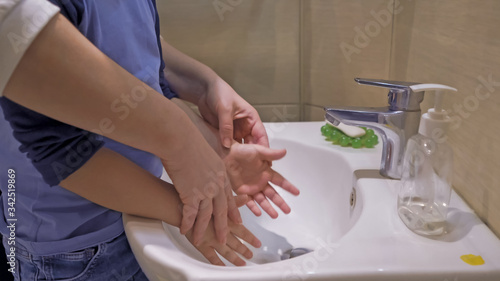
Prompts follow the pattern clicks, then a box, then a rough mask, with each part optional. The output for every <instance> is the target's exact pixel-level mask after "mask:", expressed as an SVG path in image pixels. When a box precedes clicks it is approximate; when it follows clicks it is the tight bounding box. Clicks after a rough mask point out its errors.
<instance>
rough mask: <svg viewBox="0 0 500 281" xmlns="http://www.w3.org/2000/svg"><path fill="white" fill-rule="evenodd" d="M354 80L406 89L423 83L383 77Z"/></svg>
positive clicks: (360, 82) (361, 82)
mask: <svg viewBox="0 0 500 281" xmlns="http://www.w3.org/2000/svg"><path fill="white" fill-rule="evenodd" d="M354 81H356V82H358V84H361V85H369V86H376V87H382V88H389V89H398V90H406V89H408V88H409V87H410V86H413V85H417V84H421V83H416V82H405V81H391V80H382V79H367V78H354Z"/></svg>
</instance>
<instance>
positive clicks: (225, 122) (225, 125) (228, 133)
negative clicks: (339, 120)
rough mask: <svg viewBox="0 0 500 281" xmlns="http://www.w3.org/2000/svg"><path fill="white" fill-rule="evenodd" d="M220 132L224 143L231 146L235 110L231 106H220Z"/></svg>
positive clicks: (227, 146)
mask: <svg viewBox="0 0 500 281" xmlns="http://www.w3.org/2000/svg"><path fill="white" fill-rule="evenodd" d="M218 118H219V134H220V139H221V140H222V144H223V145H224V146H225V147H226V148H229V147H231V143H232V140H233V112H232V110H231V108H229V107H225V106H220V107H219V110H218Z"/></svg>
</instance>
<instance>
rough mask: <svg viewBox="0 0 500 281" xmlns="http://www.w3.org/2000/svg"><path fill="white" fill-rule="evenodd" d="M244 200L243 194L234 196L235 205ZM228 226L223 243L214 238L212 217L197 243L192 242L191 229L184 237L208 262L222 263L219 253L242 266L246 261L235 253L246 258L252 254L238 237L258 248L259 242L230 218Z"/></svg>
mask: <svg viewBox="0 0 500 281" xmlns="http://www.w3.org/2000/svg"><path fill="white" fill-rule="evenodd" d="M245 201H246V198H245V196H238V198H236V204H237V206H242V205H243V204H245V203H244V202H245ZM228 228H229V232H228V234H227V237H226V242H225V243H224V244H221V243H220V242H218V239H217V238H216V235H215V231H214V226H213V219H212V220H210V223H209V225H208V227H207V231H205V234H204V235H203V236H202V238H201V240H200V242H199V243H198V244H197V245H195V244H194V243H193V231H192V230H191V231H189V232H188V233H187V234H186V237H187V239H188V240H189V242H191V244H193V246H195V247H196V249H198V251H200V253H201V254H202V255H203V256H204V257H205V258H207V259H208V261H209V262H210V263H212V264H215V265H224V263H223V262H222V261H221V259H220V258H219V257H218V256H217V253H219V254H220V255H221V256H223V257H224V258H225V259H226V260H228V261H229V262H231V263H232V264H234V265H236V266H243V265H245V264H246V263H245V261H244V260H243V259H241V258H240V257H239V256H238V255H237V253H238V254H240V255H242V256H243V257H245V258H247V259H251V258H252V256H253V254H252V251H250V249H248V247H247V246H245V245H243V243H241V241H240V240H239V239H238V238H241V239H242V240H243V241H245V242H247V243H248V244H250V245H252V246H254V247H255V248H259V247H260V246H261V242H260V241H259V239H257V237H255V236H254V235H253V234H252V233H251V232H250V231H249V230H248V229H246V228H245V227H244V226H243V225H241V224H235V223H233V222H232V221H231V220H228ZM216 252H217V253H216Z"/></svg>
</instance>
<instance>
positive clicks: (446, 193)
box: [398, 84, 457, 235]
mask: <svg viewBox="0 0 500 281" xmlns="http://www.w3.org/2000/svg"><path fill="white" fill-rule="evenodd" d="M414 87H416V88H415V89H412V90H413V91H414V92H417V91H429V90H435V91H436V97H435V105H434V108H431V109H429V111H428V112H427V113H425V114H423V115H422V118H421V119H420V127H419V129H418V134H417V135H415V136H413V137H411V138H410V139H409V140H408V143H407V146H406V152H405V156H404V160H403V161H404V162H403V171H402V178H401V187H400V191H399V196H398V214H399V217H400V218H401V220H402V221H403V222H404V223H405V224H406V226H408V228H410V229H411V230H412V231H414V232H415V233H418V234H421V235H440V234H443V233H444V232H445V231H446V229H445V228H446V227H445V226H446V216H447V212H448V205H449V203H450V196H451V181H452V170H453V151H452V149H451V147H450V146H449V145H448V144H447V143H446V131H447V129H448V127H449V125H450V123H451V118H450V117H449V116H448V114H447V112H446V111H445V110H443V108H442V93H443V91H445V90H450V91H457V90H456V89H455V88H452V87H448V86H445V85H440V84H419V85H415V86H414Z"/></svg>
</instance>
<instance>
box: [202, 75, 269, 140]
mask: <svg viewBox="0 0 500 281" xmlns="http://www.w3.org/2000/svg"><path fill="white" fill-rule="evenodd" d="M198 109H199V110H200V113H201V115H202V116H203V118H205V119H206V120H207V121H208V122H209V123H210V125H212V126H214V127H215V128H218V129H219V134H220V138H221V140H222V144H223V145H224V146H225V147H226V148H229V147H230V146H231V144H232V140H233V139H234V140H236V141H238V142H241V140H242V139H243V140H244V141H245V143H251V144H260V145H263V146H266V147H269V140H268V138H267V133H266V130H265V128H264V124H262V121H261V120H260V117H259V114H258V113H257V111H256V110H255V108H253V107H252V106H251V105H250V104H249V103H248V102H246V101H245V100H244V99H243V98H242V97H240V96H239V95H238V94H237V93H236V92H235V91H234V90H233V88H231V86H229V85H228V84H227V83H226V82H225V81H224V80H222V79H221V78H217V79H216V81H215V82H213V83H211V84H210V85H209V87H208V90H207V91H206V93H205V94H203V95H202V96H201V97H200V99H199V101H198Z"/></svg>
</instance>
